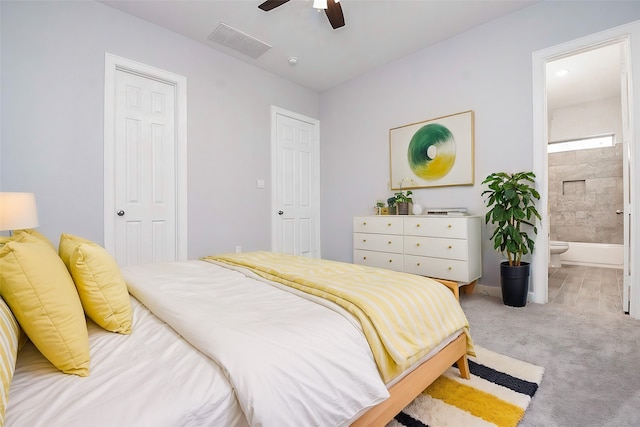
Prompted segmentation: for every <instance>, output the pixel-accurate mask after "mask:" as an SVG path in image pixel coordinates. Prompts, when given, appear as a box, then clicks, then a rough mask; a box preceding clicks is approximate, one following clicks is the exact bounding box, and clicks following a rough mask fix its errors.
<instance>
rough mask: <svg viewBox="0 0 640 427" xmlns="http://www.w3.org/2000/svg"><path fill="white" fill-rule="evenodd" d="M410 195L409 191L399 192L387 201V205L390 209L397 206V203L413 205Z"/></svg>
mask: <svg viewBox="0 0 640 427" xmlns="http://www.w3.org/2000/svg"><path fill="white" fill-rule="evenodd" d="M412 194H413V193H412V192H411V190H407V191H399V192H397V193H395V194H394V195H393V196H391V197H389V198H388V199H387V205H389V206H390V207H392V206H395V205H397V204H398V203H403V202H404V203H413V199H412V198H411V195H412Z"/></svg>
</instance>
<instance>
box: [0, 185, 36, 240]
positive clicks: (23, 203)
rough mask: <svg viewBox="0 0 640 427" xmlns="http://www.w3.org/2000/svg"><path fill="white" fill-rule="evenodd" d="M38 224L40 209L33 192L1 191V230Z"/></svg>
mask: <svg viewBox="0 0 640 427" xmlns="http://www.w3.org/2000/svg"><path fill="white" fill-rule="evenodd" d="M37 226H38V211H37V209H36V197H35V196H34V194H33V193H0V231H2V230H22V229H25V228H35V227H37Z"/></svg>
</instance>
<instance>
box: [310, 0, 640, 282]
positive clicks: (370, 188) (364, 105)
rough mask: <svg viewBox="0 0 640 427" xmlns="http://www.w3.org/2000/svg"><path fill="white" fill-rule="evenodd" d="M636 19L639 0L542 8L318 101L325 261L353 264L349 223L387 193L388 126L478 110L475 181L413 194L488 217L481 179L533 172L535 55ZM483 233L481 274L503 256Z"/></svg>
mask: <svg viewBox="0 0 640 427" xmlns="http://www.w3.org/2000/svg"><path fill="white" fill-rule="evenodd" d="M637 19H640V2H542V3H539V4H535V5H533V6H531V7H529V8H526V9H524V10H522V11H519V12H516V13H514V14H511V15H508V16H506V17H503V18H500V19H497V20H495V21H493V22H490V23H488V24H486V25H483V26H480V27H477V28H475V29H472V30H470V31H468V32H466V33H464V34H461V35H458V36H456V37H452V38H450V39H448V40H446V41H444V42H442V43H439V44H437V45H434V46H432V47H430V48H427V49H425V50H423V51H420V52H418V53H416V54H414V55H411V56H408V57H406V58H403V59H401V60H399V61H396V62H394V63H391V64H389V65H387V66H384V67H381V68H379V69H377V70H374V71H372V72H370V73H368V74H366V75H363V76H361V77H359V78H356V79H354V80H351V81H349V82H347V83H345V84H342V85H341V86H338V87H336V88H333V89H331V90H328V91H326V92H324V93H323V94H322V95H321V98H320V101H321V115H320V120H321V123H322V145H321V160H322V175H321V181H322V185H321V188H322V194H321V200H322V233H323V247H322V253H323V257H325V258H329V259H335V260H341V261H351V260H352V234H351V233H352V223H351V221H352V217H353V216H354V215H363V214H371V213H372V212H373V210H372V206H373V204H374V203H375V200H376V199H386V198H387V197H388V196H389V195H390V194H391V191H390V190H389V186H388V181H389V140H388V133H389V129H390V128H393V127H397V126H401V125H405V124H409V123H414V122H419V121H423V120H428V119H430V118H435V117H440V116H443V115H447V114H453V113H457V112H461V111H466V110H473V111H474V112H475V184H474V185H473V186H458V187H442V188H431V189H419V190H415V191H414V194H415V197H414V200H415V201H417V202H419V203H421V204H423V205H425V206H433V207H457V206H466V207H467V208H468V209H469V211H470V212H471V213H473V214H480V215H484V213H485V207H484V202H483V199H482V197H481V193H482V191H483V190H484V188H483V186H482V185H481V182H482V180H483V179H484V178H485V177H486V176H487V175H488V174H490V173H492V172H496V171H506V172H513V171H520V170H531V169H532V168H533V157H532V156H533V145H532V140H533V119H532V116H533V107H532V105H533V98H532V53H533V52H535V51H537V50H540V49H544V48H546V47H549V46H553V45H556V44H560V43H563V42H566V41H568V40H572V39H575V38H578V37H582V36H584V35H587V34H591V33H594V32H597V31H601V30H604V29H607V28H611V27H614V26H617V25H620V24H623V23H627V22H631V21H633V20H637ZM490 231H491V230H490V229H489V228H488V227H484V229H483V253H482V256H483V277H482V279H481V280H480V283H483V284H488V285H497V284H498V283H499V263H498V261H499V260H500V258H501V256H500V254H498V253H496V252H495V251H494V250H493V245H492V243H491V242H490V241H489V240H488V238H489V235H490Z"/></svg>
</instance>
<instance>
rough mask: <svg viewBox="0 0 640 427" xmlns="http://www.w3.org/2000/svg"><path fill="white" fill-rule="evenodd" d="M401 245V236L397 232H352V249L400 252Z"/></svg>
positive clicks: (401, 249)
mask: <svg viewBox="0 0 640 427" xmlns="http://www.w3.org/2000/svg"><path fill="white" fill-rule="evenodd" d="M403 247H404V246H403V237H402V236H401V235H398V234H373V233H353V248H354V249H366V250H370V251H378V252H395V253H398V254H401V253H402V251H403Z"/></svg>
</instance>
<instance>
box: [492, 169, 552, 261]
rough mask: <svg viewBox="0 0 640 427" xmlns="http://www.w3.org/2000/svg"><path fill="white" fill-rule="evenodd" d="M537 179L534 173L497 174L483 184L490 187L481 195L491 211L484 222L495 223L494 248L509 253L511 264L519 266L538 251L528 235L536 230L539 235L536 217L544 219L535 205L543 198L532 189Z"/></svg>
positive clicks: (493, 174) (535, 232)
mask: <svg viewBox="0 0 640 427" xmlns="http://www.w3.org/2000/svg"><path fill="white" fill-rule="evenodd" d="M535 177H536V176H535V174H534V173H533V172H518V173H513V174H507V173H504V172H497V173H492V174H491V175H489V176H487V178H485V180H484V181H483V182H482V184H487V186H488V190H485V191H483V192H482V195H483V196H484V197H486V198H485V204H486V206H487V207H488V208H490V209H489V211H488V212H487V214H486V216H485V222H486V223H487V224H489V222H491V224H496V229H495V231H494V232H493V234H492V235H491V240H493V248H494V249H495V250H497V251H499V252H501V253H503V254H504V253H506V254H507V258H508V260H509V265H516V266H518V265H520V264H521V262H522V255H526V254H528V253H533V250H534V248H535V242H534V240H533V239H532V238H531V237H530V236H529V233H528V232H527V230H533V234H537V233H538V228H537V227H536V218H537V219H538V220H542V218H541V217H540V213H538V210H537V209H536V206H535V202H536V200H539V199H540V194H539V193H538V191H537V190H536V189H535V188H534V187H533V184H534V182H535Z"/></svg>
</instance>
